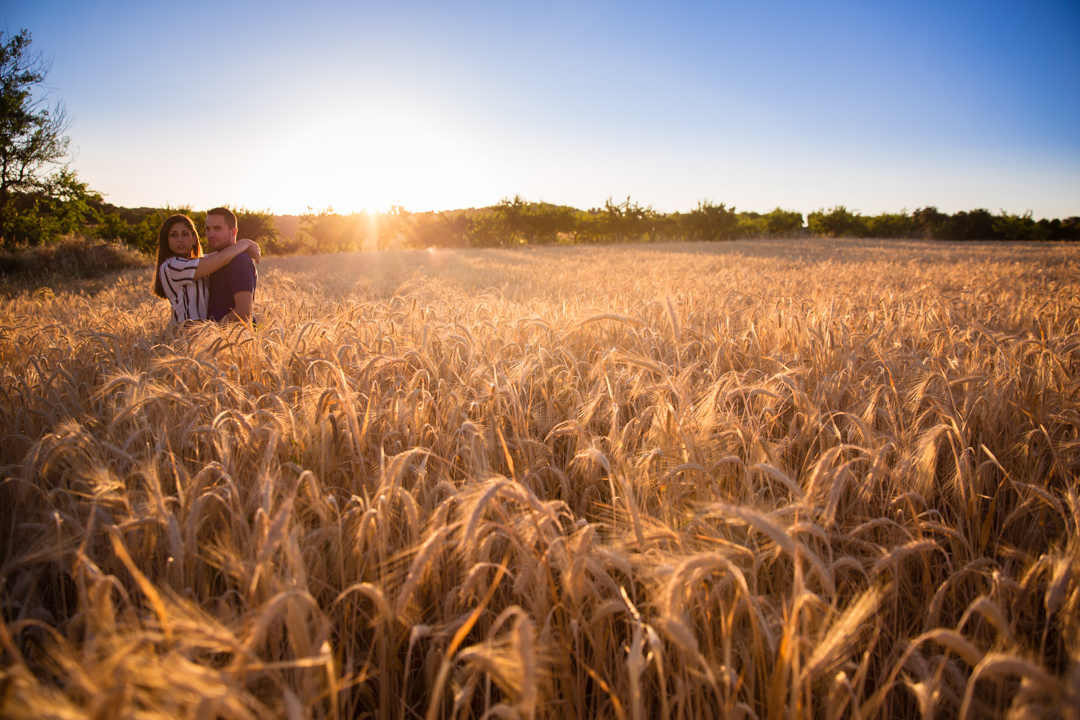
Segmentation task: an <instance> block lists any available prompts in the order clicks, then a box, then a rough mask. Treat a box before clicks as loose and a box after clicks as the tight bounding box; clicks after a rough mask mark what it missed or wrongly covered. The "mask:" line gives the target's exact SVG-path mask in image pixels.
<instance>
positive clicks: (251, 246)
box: [240, 238, 262, 262]
mask: <svg viewBox="0 0 1080 720" xmlns="http://www.w3.org/2000/svg"><path fill="white" fill-rule="evenodd" d="M240 242H242V243H247V247H246V248H244V252H246V253H247V254H248V255H250V256H251V259H252V260H254V261H255V262H259V261H260V260H262V250H260V249H259V243H257V242H255V241H254V240H250V239H248V238H244V239H243V240H241V241H240Z"/></svg>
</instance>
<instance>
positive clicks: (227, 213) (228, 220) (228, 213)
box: [206, 207, 236, 230]
mask: <svg viewBox="0 0 1080 720" xmlns="http://www.w3.org/2000/svg"><path fill="white" fill-rule="evenodd" d="M211 215H220V216H221V217H223V218H225V225H226V226H227V227H228V228H229V229H230V230H235V229H236V215H234V214H233V211H232V210H230V209H229V208H223V207H217V208H214V209H213V210H207V211H206V217H210V216H211Z"/></svg>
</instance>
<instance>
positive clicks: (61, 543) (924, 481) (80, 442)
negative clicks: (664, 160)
mask: <svg viewBox="0 0 1080 720" xmlns="http://www.w3.org/2000/svg"><path fill="white" fill-rule="evenodd" d="M260 273H261V277H260V287H259V293H258V297H257V302H258V307H259V311H260V314H261V316H262V322H261V324H260V325H259V326H258V328H256V329H254V330H252V329H250V328H245V327H241V326H233V327H229V328H225V329H221V328H218V327H217V326H207V327H204V328H202V329H201V330H199V331H197V332H195V333H192V334H190V335H183V334H177V333H175V332H171V331H169V330H167V329H166V328H165V322H166V320H167V317H168V311H167V308H166V303H165V302H164V301H161V300H158V299H156V298H153V297H151V295H150V292H149V285H150V278H151V272H150V271H149V270H146V269H144V270H137V271H128V272H126V273H124V274H121V275H119V276H116V277H115V278H111V279H110V281H109V282H106V283H97V284H91V283H89V282H83V283H77V282H71V283H61V284H60V285H58V286H56V287H55V288H53V289H52V290H44V289H43V290H39V291H36V292H32V291H20V292H17V293H14V294H12V296H11V297H8V298H6V299H5V300H3V304H2V305H0V400H2V407H0V475H2V484H0V542H2V546H0V547H2V550H0V600H2V604H3V616H2V623H0V651H2V660H0V715H3V716H4V717H10V718H35V719H40V718H136V717H137V718H197V719H200V720H202V719H207V720H209V719H213V718H271V717H285V718H335V719H336V718H368V717H370V718H379V719H380V720H406V719H409V718H427V719H429V720H431V719H434V718H560V719H561V720H570V719H579V718H580V719H584V718H597V717H604V718H628V719H631V720H640V719H642V718H729V717H730V718H740V717H741V718H762V719H765V718H811V717H812V718H842V717H853V718H921V717H957V716H959V717H965V718H983V717H1025V718H1027V717H1037V718H1040V719H1041V720H1046V719H1049V718H1059V717H1060V718H1074V719H1075V718H1080V710H1078V706H1080V529H1078V528H1080V491H1078V483H1077V478H1078V476H1080V433H1078V428H1080V379H1078V376H1080V248H1076V247H1071V246H1062V245H1025V244H995V245H979V244H967V245H960V244H945V243H922V242H913V241H907V242H901V241H897V242H872V241H846V240H786V241H757V242H734V243H726V244H716V245H711V244H710V245H693V244H685V245H681V244H680V245H638V246H619V247H606V248H601V247H571V248H542V249H534V250H517V251H511V250H490V251H479V250H478V251H415V252H398V253H389V252H388V253H366V254H355V255H340V256H318V257H309V258H281V259H274V258H269V259H267V260H265V261H264V262H263V264H262V266H261V268H260Z"/></svg>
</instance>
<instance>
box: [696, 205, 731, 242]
mask: <svg viewBox="0 0 1080 720" xmlns="http://www.w3.org/2000/svg"><path fill="white" fill-rule="evenodd" d="M682 225H683V233H684V234H685V235H686V237H687V238H689V239H690V240H732V239H734V238H735V235H736V231H737V230H738V226H739V219H738V216H737V215H736V214H735V208H730V209H728V208H726V207H724V203H720V204H719V205H713V204H712V203H711V202H709V201H708V200H702V201H700V202H698V204H697V207H696V208H694V209H693V210H691V211H690V212H689V213H687V214H686V215H684V216H683V217H682Z"/></svg>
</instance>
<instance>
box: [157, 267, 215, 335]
mask: <svg viewBox="0 0 1080 720" xmlns="http://www.w3.org/2000/svg"><path fill="white" fill-rule="evenodd" d="M198 266H199V258H193V259H190V260H189V259H187V258H182V257H171V258H169V259H168V260H166V261H165V262H163V263H161V267H160V268H158V273H159V274H160V275H161V287H162V289H163V290H165V294H166V295H168V296H169V303H170V304H171V305H172V311H173V322H174V323H176V324H178V325H183V324H184V323H185V322H187V321H188V320H205V319H206V307H207V304H208V301H209V299H210V292H209V289H208V288H209V286H208V285H207V283H206V278H199V279H198V280H196V279H195V269H196V268H197V267H198Z"/></svg>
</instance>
